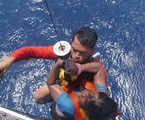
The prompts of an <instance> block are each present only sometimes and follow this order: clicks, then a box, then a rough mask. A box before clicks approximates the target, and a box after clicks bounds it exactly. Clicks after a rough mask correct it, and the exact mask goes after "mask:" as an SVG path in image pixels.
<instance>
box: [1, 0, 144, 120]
mask: <svg viewBox="0 0 145 120" xmlns="http://www.w3.org/2000/svg"><path fill="white" fill-rule="evenodd" d="M47 2H48V5H49V8H50V10H51V13H52V16H53V19H54V21H55V24H56V27H57V31H58V33H59V36H60V38H61V39H62V40H67V41H70V40H71V37H72V34H73V33H74V32H75V31H76V30H77V29H78V28H80V27H82V26H90V27H92V28H94V29H96V31H97V33H98V35H99V40H98V43H97V45H96V48H97V50H96V51H97V52H100V53H101V55H100V56H99V58H100V59H101V61H102V62H103V64H104V65H105V67H106V69H107V75H108V81H109V85H110V89H111V96H112V97H113V98H114V99H115V101H117V102H118V106H119V109H120V111H122V115H120V116H119V117H118V118H117V120H145V117H144V116H145V94H144V93H145V89H144V86H145V47H144V46H145V1H144V0H128V1H127V0H66V1H60V0H55V1H54V0H48V1H47ZM56 42H57V36H56V34H55V31H54V28H53V24H52V22H51V19H50V16H49V15H48V11H47V9H46V5H45V3H44V1H42V0H1V1H0V60H3V59H4V58H5V57H7V56H8V55H9V54H10V53H11V52H12V51H14V50H15V49H17V48H20V47H22V46H28V45H32V46H37V45H41V46H44V45H51V44H54V43H56ZM53 64H54V62H53V61H51V60H40V59H39V60H34V59H31V60H27V61H22V62H19V63H15V64H13V65H12V66H11V68H10V69H9V70H8V72H7V74H6V75H5V76H4V78H3V81H2V82H1V83H0V106H4V107H6V108H10V109H14V110H18V111H22V112H26V113H30V114H33V115H37V116H42V117H46V118H51V116H50V112H49V111H50V104H45V105H39V104H37V103H35V101H34V99H33V98H32V93H33V92H34V91H35V90H36V89H38V88H39V87H40V86H42V85H43V84H44V83H45V81H46V78H47V73H48V71H49V69H50V68H51V67H52V65H53Z"/></svg>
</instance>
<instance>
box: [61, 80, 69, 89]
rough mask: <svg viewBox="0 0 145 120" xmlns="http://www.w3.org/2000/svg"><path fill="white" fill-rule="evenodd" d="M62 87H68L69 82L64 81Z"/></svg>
mask: <svg viewBox="0 0 145 120" xmlns="http://www.w3.org/2000/svg"><path fill="white" fill-rule="evenodd" d="M60 85H61V86H64V87H66V86H67V85H68V82H67V81H66V80H62V81H61V83H60Z"/></svg>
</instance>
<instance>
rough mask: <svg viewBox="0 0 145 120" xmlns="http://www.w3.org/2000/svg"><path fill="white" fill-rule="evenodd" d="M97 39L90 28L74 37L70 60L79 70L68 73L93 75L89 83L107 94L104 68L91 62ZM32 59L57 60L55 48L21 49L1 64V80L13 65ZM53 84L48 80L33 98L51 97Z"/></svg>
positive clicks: (80, 31)
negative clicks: (49, 86)
mask: <svg viewBox="0 0 145 120" xmlns="http://www.w3.org/2000/svg"><path fill="white" fill-rule="evenodd" d="M97 39H98V36H97V34H96V32H95V30H93V29H91V28H89V27H83V28H81V29H79V30H78V31H77V32H76V33H75V34H74V35H73V38H72V42H71V52H70V58H71V60H72V61H73V62H74V63H75V65H76V66H77V68H79V69H75V70H74V71H73V69H68V70H67V71H68V72H70V74H71V73H72V74H77V75H78V76H79V75H80V76H81V74H83V73H88V74H92V75H91V78H88V79H89V81H91V82H92V83H93V84H94V87H95V88H96V89H97V90H98V91H103V92H106V91H107V84H106V73H105V72H104V71H105V70H104V67H103V65H102V64H101V63H100V61H99V60H98V59H94V60H90V58H91V56H92V54H93V51H94V50H95V48H94V47H95V44H96V42H97ZM30 58H43V59H56V58H57V56H56V55H55V54H54V52H53V46H43V47H42V46H39V47H34V46H28V47H23V48H20V49H18V50H16V51H14V52H13V53H12V54H11V55H10V56H9V57H7V58H6V59H5V60H3V61H2V62H0V78H1V79H2V77H3V75H4V74H5V73H6V71H7V70H8V68H9V67H10V65H11V64H12V63H14V62H18V61H21V60H27V59H30ZM78 64H79V67H78ZM75 65H74V67H75ZM88 76H90V75H87V74H85V75H84V78H85V77H86V78H87V77H88ZM52 84H54V83H53V82H51V81H49V80H48V81H47V84H45V85H44V86H42V87H41V88H40V89H38V90H37V91H36V92H35V93H34V94H33V97H34V98H35V99H37V100H39V99H41V98H43V97H45V96H47V95H49V94H50V91H49V88H48V85H52Z"/></svg>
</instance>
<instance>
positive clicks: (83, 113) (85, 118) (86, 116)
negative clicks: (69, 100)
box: [79, 108, 89, 120]
mask: <svg viewBox="0 0 145 120" xmlns="http://www.w3.org/2000/svg"><path fill="white" fill-rule="evenodd" d="M79 110H80V113H81V115H82V118H83V120H89V118H88V115H87V114H86V113H85V111H84V110H83V109H82V108H79Z"/></svg>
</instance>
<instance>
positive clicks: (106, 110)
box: [79, 91, 118, 120]
mask: <svg viewBox="0 0 145 120" xmlns="http://www.w3.org/2000/svg"><path fill="white" fill-rule="evenodd" d="M89 92H90V93H89V95H88V96H87V97H86V100H85V101H84V102H83V103H79V106H80V107H81V108H83V109H84V110H85V111H86V113H87V115H88V117H89V119H90V120H108V119H109V118H112V117H113V116H115V115H116V112H117V107H118V106H117V103H116V102H115V101H114V100H113V99H112V98H110V97H109V96H108V95H107V94H106V93H103V92H99V93H98V94H94V92H93V91H89Z"/></svg>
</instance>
